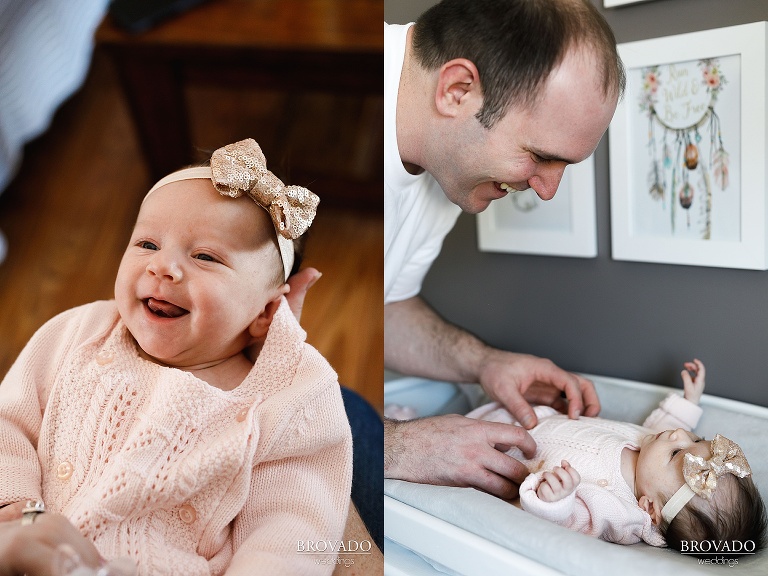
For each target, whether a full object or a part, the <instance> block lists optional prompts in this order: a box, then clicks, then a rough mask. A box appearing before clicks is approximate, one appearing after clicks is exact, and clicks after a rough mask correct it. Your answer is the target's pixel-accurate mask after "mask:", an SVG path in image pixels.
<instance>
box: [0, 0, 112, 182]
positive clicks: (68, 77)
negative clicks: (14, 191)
mask: <svg viewBox="0 0 768 576" xmlns="http://www.w3.org/2000/svg"><path fill="white" fill-rule="evenodd" d="M106 8H107V0H5V1H3V2H0V190H2V189H3V188H5V186H6V185H7V184H8V182H9V181H10V179H11V178H12V177H13V174H14V171H15V169H16V167H17V165H18V163H19V161H20V159H21V151H22V148H23V147H24V144H26V143H27V142H28V141H30V140H32V139H33V138H35V137H36V136H38V135H39V134H40V133H42V132H43V131H44V130H45V129H46V128H47V127H48V124H49V123H50V121H51V118H52V116H53V113H54V111H55V110H56V108H57V107H58V106H59V104H61V102H62V101H64V99H65V98H67V97H68V96H69V95H70V94H72V92H74V91H75V90H76V89H77V88H78V87H79V86H80V84H81V83H82V81H83V79H84V78H85V75H86V72H87V71H88V64H89V62H90V58H91V50H92V47H93V33H94V31H95V30H96V27H97V26H98V24H99V22H101V19H102V18H103V16H104V12H105V11H106Z"/></svg>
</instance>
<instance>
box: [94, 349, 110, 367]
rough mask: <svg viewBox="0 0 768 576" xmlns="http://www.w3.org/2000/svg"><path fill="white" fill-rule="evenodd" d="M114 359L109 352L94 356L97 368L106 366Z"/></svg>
mask: <svg viewBox="0 0 768 576" xmlns="http://www.w3.org/2000/svg"><path fill="white" fill-rule="evenodd" d="M112 360H114V358H112V354H110V353H109V352H99V353H98V354H96V364H98V365H99V366H106V365H107V364H109V363H110V362H112Z"/></svg>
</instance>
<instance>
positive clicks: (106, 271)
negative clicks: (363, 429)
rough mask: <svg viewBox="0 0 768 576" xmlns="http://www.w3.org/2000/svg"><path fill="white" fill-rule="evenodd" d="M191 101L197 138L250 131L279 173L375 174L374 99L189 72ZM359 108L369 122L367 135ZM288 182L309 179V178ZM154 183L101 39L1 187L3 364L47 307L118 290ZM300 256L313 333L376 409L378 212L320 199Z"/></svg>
mask: <svg viewBox="0 0 768 576" xmlns="http://www.w3.org/2000/svg"><path fill="white" fill-rule="evenodd" d="M188 105H189V111H190V117H191V133H192V136H193V140H194V144H195V145H196V146H197V147H198V148H199V149H201V150H213V149H215V148H217V147H218V146H220V145H223V144H226V143H228V142H231V141H234V140H236V139H240V138H241V137H245V136H252V137H253V138H255V139H256V140H257V141H259V142H260V143H261V144H262V147H263V148H264V150H265V154H266V156H267V159H268V161H269V162H270V167H273V166H277V167H278V168H280V167H283V168H284V169H285V170H284V171H283V174H280V173H279V172H277V170H275V168H274V167H273V170H275V171H276V173H278V174H279V175H284V174H285V171H287V170H290V168H291V167H292V166H297V167H298V165H299V164H300V163H301V162H302V160H304V159H305V160H306V161H307V162H308V163H309V164H311V165H310V166H309V168H310V169H311V168H313V167H314V168H317V167H320V168H321V169H329V170H333V169H335V166H339V165H343V168H342V169H348V170H351V171H353V172H355V173H356V174H358V175H359V174H363V175H364V174H365V172H366V170H367V169H369V168H370V167H371V166H374V169H375V167H376V166H378V167H379V168H378V169H379V172H378V174H379V176H376V175H374V176H372V178H378V177H380V174H381V171H380V162H381V161H380V159H381V157H382V156H381V154H380V146H381V134H380V132H378V131H377V130H378V129H380V128H378V127H380V126H381V113H382V104H381V101H380V99H377V98H373V99H372V100H366V101H362V102H357V103H355V105H354V109H355V111H356V115H355V118H349V117H348V115H347V116H345V115H344V114H340V113H339V111H340V110H349V109H350V106H351V105H352V103H351V102H349V101H348V100H345V99H344V98H339V97H330V96H324V95H320V94H317V95H309V96H303V97H296V96H286V95H284V94H278V93H268V92H264V93H258V94H256V93H243V92H237V93H234V92H232V91H225V90H223V89H220V90H216V89H213V88H203V87H197V88H196V87H194V86H192V87H190V88H189V90H188ZM361 118H362V121H365V120H366V119H367V120H368V121H371V122H372V125H373V126H376V127H377V129H376V130H372V131H370V132H369V133H368V137H366V131H365V130H360V128H359V123H360V122H361ZM331 120H332V121H334V122H335V124H331V123H329V122H330V121H331ZM353 124H354V125H353ZM243 132H245V133H246V134H243ZM372 158H376V159H377V160H376V162H373V163H372V160H371V159H372ZM286 180H288V178H286ZM290 183H296V184H302V185H306V186H307V187H309V188H310V189H312V184H311V182H290ZM151 184H152V183H151V182H150V181H149V177H148V173H147V170H146V168H145V165H144V162H143V159H142V156H141V151H140V149H139V145H138V142H137V138H136V135H135V133H134V129H133V125H132V123H131V119H130V116H129V113H128V110H127V108H126V104H125V102H124V99H123V96H122V93H121V91H120V87H119V85H118V83H117V80H116V75H115V73H114V70H113V67H112V63H111V62H110V61H109V60H108V58H107V57H106V55H104V54H101V53H100V51H98V50H97V52H96V54H95V57H94V62H93V64H92V66H91V71H90V73H89V75H88V79H87V81H86V83H85V85H84V87H83V88H82V89H81V90H80V91H79V92H78V93H77V94H76V95H74V96H73V97H72V98H71V99H70V100H69V101H68V102H66V103H65V104H64V106H63V107H62V108H61V109H60V110H59V111H58V112H57V114H56V116H55V118H54V120H53V123H52V125H51V127H50V129H49V130H48V131H47V132H46V133H45V134H44V135H42V136H41V137H39V138H38V139H37V140H35V141H33V142H32V143H31V144H29V145H28V146H27V147H26V149H25V155H24V161H23V163H22V165H21V167H20V170H19V172H18V175H17V176H16V178H15V179H14V180H13V182H12V183H11V185H10V186H9V187H8V188H7V189H6V190H5V192H3V193H2V195H0V229H1V230H3V232H4V233H5V235H6V236H7V237H8V241H9V254H8V257H7V259H6V261H5V262H4V263H3V264H0V376H4V375H5V373H6V372H7V371H8V369H9V368H10V366H11V364H12V362H13V361H14V359H15V358H16V356H17V355H18V354H19V352H20V351H21V349H22V347H23V346H24V344H25V343H26V342H27V340H28V339H29V338H30V336H31V335H32V334H33V333H34V331H35V330H36V329H37V328H38V327H40V326H41V325H42V324H43V323H44V322H45V321H46V320H48V319H49V318H51V317H52V316H54V315H55V314H57V313H59V312H61V311H63V310H65V309H67V308H71V307H72V306H76V305H79V304H83V303H86V302H91V301H93V300H97V299H108V298H112V296H113V287H114V278H115V274H116V272H117V268H118V265H119V261H120V257H121V255H122V252H123V250H124V248H125V244H126V243H127V241H128V237H129V234H130V231H131V228H132V226H133V221H134V218H135V216H136V213H137V212H138V208H139V204H140V202H141V199H142V198H143V196H144V194H145V193H146V190H147V189H148V188H149V186H150V185H151ZM379 190H381V188H379ZM317 192H318V194H319V195H320V197H321V198H323V193H322V191H320V190H317ZM305 263H306V265H308V266H314V267H316V268H318V269H319V270H320V271H321V272H323V277H322V278H321V279H320V281H319V282H318V283H317V284H316V285H315V287H313V288H312V289H311V291H310V292H309V294H308V296H307V299H306V303H305V307H304V313H303V316H302V325H303V326H304V328H305V329H306V330H307V333H308V341H309V342H310V343H311V344H313V345H314V346H315V347H317V348H318V349H319V350H320V352H321V353H322V354H323V355H324V356H325V357H326V358H327V359H328V360H329V361H330V362H331V364H332V365H333V366H334V368H335V369H336V370H337V372H338V373H339V379H340V381H341V383H342V384H344V385H346V386H348V387H350V388H352V389H354V390H357V391H358V392H360V393H361V394H362V395H363V396H364V397H365V398H366V399H368V400H369V401H370V402H371V403H372V404H373V405H374V406H375V407H376V408H377V409H379V410H381V409H382V407H383V397H382V373H383V309H382V301H383V288H382V286H383V213H382V212H376V213H371V212H370V211H361V210H359V209H355V207H343V206H333V202H324V203H321V206H320V210H319V212H318V216H317V219H316V220H315V224H314V225H313V226H312V230H311V236H310V240H309V243H308V246H307V254H306V258H305Z"/></svg>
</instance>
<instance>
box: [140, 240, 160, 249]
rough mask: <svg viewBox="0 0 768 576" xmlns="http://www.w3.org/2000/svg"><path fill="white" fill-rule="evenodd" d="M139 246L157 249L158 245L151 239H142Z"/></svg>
mask: <svg viewBox="0 0 768 576" xmlns="http://www.w3.org/2000/svg"><path fill="white" fill-rule="evenodd" d="M137 246H138V247H139V248H144V249H145V250H157V245H156V244H154V243H153V242H150V241H149V240H142V241H141V242H139V243H138V244H137Z"/></svg>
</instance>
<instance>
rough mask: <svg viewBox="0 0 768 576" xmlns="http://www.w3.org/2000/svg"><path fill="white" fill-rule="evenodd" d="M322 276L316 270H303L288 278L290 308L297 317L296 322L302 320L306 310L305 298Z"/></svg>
mask: <svg viewBox="0 0 768 576" xmlns="http://www.w3.org/2000/svg"><path fill="white" fill-rule="evenodd" d="M320 276H322V274H321V273H320V272H319V271H318V270H317V269H316V268H303V269H302V270H299V271H298V272H296V274H293V275H292V276H290V277H289V278H288V286H290V287H291V291H290V292H288V294H286V296H285V299H286V300H288V306H290V308H291V312H293V315H294V316H296V320H299V321H300V320H301V311H302V309H303V308H304V298H305V296H306V295H307V291H308V290H309V289H310V288H312V286H313V285H314V284H315V282H317V281H318V280H319V279H320Z"/></svg>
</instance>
